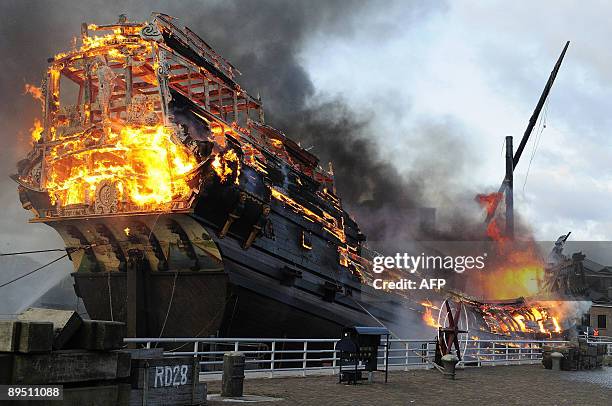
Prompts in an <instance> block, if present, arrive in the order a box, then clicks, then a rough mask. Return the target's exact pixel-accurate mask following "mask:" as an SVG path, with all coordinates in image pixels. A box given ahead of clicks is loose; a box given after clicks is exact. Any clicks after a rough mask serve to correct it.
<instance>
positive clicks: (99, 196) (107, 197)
mask: <svg viewBox="0 0 612 406" xmlns="http://www.w3.org/2000/svg"><path fill="white" fill-rule="evenodd" d="M118 196H119V193H118V191H117V185H116V184H115V183H112V182H110V181H108V180H105V181H102V182H101V183H100V184H99V185H98V187H97V188H96V201H95V203H94V207H95V211H96V214H109V213H117V211H118V210H119V199H118Z"/></svg>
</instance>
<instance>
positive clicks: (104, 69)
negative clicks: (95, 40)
mask: <svg viewBox="0 0 612 406" xmlns="http://www.w3.org/2000/svg"><path fill="white" fill-rule="evenodd" d="M97 74H98V83H99V92H98V102H99V103H100V107H101V109H102V116H103V118H104V119H108V116H109V111H110V99H111V96H112V95H113V89H114V87H115V84H114V81H115V79H116V78H117V75H116V74H115V73H114V72H113V70H112V69H111V68H110V67H109V66H108V65H107V64H106V62H105V61H101V62H100V64H99V66H98V71H97Z"/></svg>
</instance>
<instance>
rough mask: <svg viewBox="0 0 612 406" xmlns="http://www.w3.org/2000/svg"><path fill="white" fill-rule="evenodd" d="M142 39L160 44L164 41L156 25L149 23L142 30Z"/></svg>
mask: <svg viewBox="0 0 612 406" xmlns="http://www.w3.org/2000/svg"><path fill="white" fill-rule="evenodd" d="M140 38H142V39H144V40H147V41H156V42H159V41H161V40H162V34H161V32H160V31H159V29H158V28H157V25H155V23H152V22H151V23H148V24H147V25H145V26H144V27H143V28H142V30H140Z"/></svg>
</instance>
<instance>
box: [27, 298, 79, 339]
mask: <svg viewBox="0 0 612 406" xmlns="http://www.w3.org/2000/svg"><path fill="white" fill-rule="evenodd" d="M17 319H18V320H24V321H48V322H51V323H53V334H54V339H53V348H54V349H56V350H57V349H61V348H64V346H65V344H66V343H67V342H68V340H70V338H71V337H72V336H73V335H74V333H76V332H77V330H78V329H79V327H80V326H81V316H79V314H78V313H77V312H75V311H72V310H56V309H42V308H36V307H30V308H29V309H27V310H26V311H24V312H23V313H21V314H20V315H19V316H17Z"/></svg>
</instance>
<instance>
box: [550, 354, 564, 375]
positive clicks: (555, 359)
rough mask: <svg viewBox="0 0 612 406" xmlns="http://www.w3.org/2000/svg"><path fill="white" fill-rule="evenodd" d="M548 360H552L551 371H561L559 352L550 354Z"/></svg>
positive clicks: (560, 355) (561, 357) (561, 356)
mask: <svg viewBox="0 0 612 406" xmlns="http://www.w3.org/2000/svg"><path fill="white" fill-rule="evenodd" d="M550 358H551V359H552V370H553V371H561V359H563V354H561V353H560V352H553V353H552V354H550Z"/></svg>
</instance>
